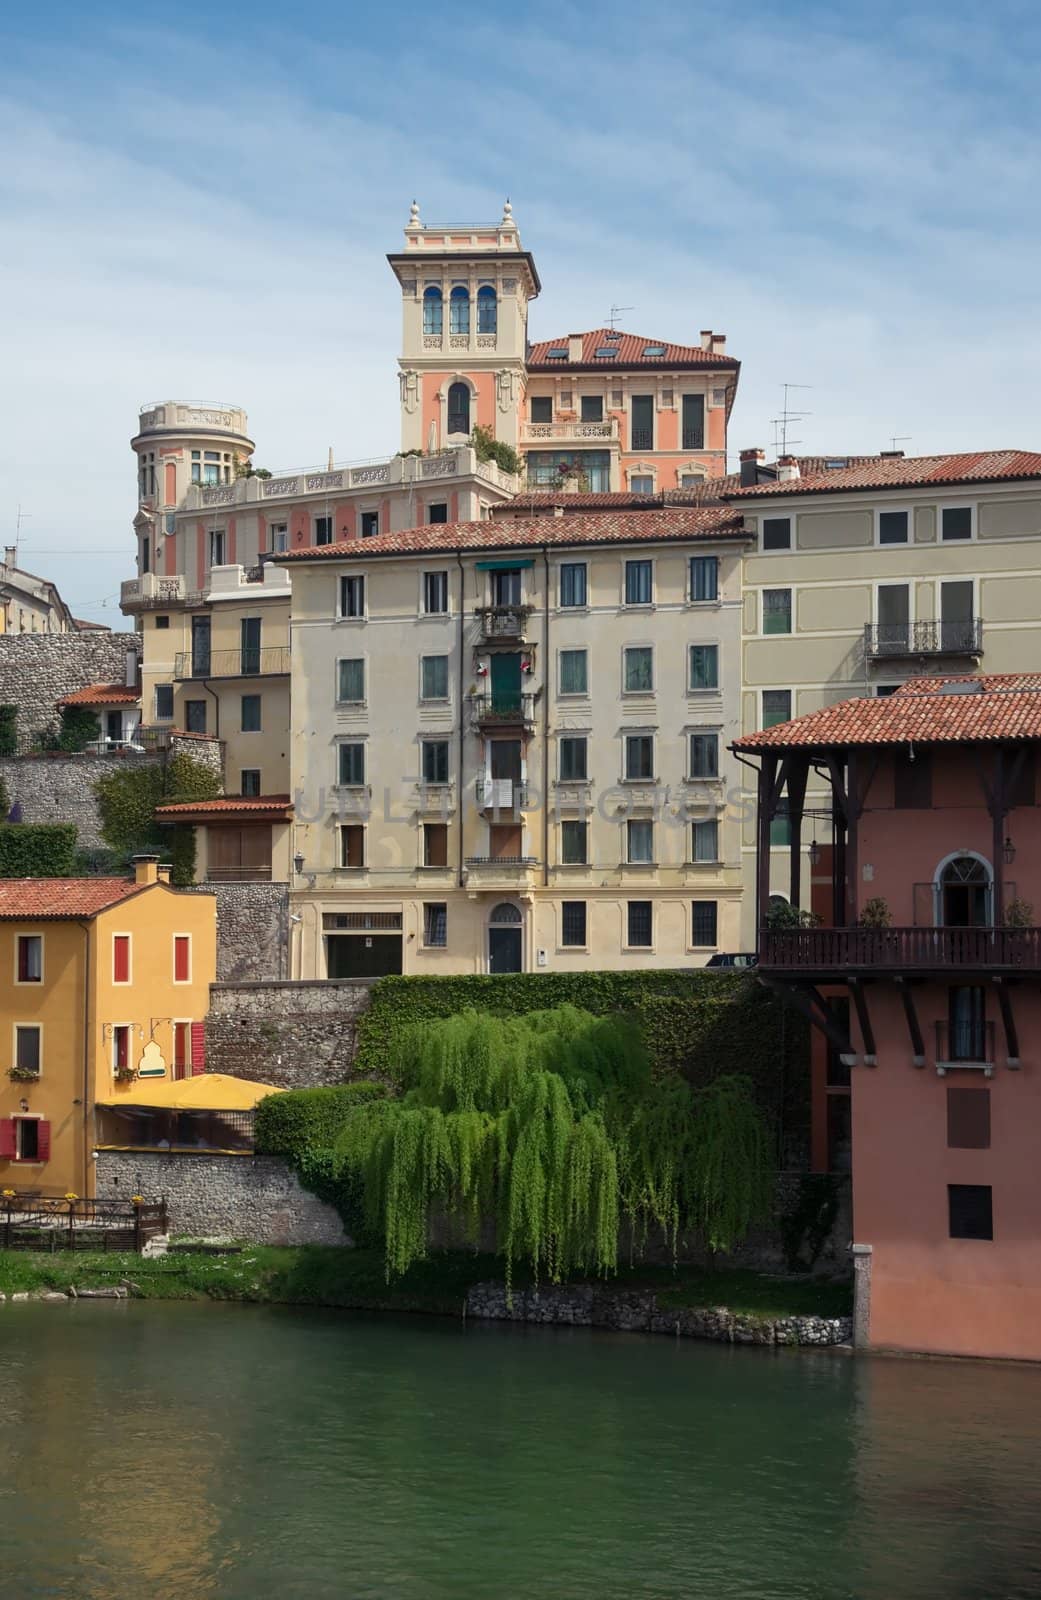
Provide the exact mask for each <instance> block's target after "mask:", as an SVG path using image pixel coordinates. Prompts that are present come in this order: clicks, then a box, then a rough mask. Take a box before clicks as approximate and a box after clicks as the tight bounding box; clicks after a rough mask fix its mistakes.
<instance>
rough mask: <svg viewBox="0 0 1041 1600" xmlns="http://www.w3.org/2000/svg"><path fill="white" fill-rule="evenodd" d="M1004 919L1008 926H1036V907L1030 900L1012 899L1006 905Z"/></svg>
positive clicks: (1005, 924)
mask: <svg viewBox="0 0 1041 1600" xmlns="http://www.w3.org/2000/svg"><path fill="white" fill-rule="evenodd" d="M1003 920H1004V926H1005V927H1006V928H1032V927H1033V926H1034V908H1033V906H1032V905H1031V903H1030V901H1029V900H1020V899H1016V900H1010V901H1009V903H1008V905H1007V906H1006V907H1005V916H1004V919H1003Z"/></svg>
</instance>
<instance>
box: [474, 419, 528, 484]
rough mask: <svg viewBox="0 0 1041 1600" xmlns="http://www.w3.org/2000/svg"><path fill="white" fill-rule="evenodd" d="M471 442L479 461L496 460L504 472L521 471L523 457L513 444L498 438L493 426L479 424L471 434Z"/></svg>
mask: <svg viewBox="0 0 1041 1600" xmlns="http://www.w3.org/2000/svg"><path fill="white" fill-rule="evenodd" d="M470 444H471V445H472V447H473V450H474V454H475V455H476V457H477V459H478V461H494V462H495V464H496V466H498V467H501V468H502V470H503V472H514V473H516V472H519V471H520V469H521V459H520V456H519V455H518V454H517V452H516V450H515V449H514V448H513V446H512V445H510V444H507V443H506V441H505V440H504V439H496V437H495V435H494V434H493V433H492V430H491V428H485V427H482V426H480V425H478V426H477V427H476V428H475V429H474V431H473V433H471V435H470Z"/></svg>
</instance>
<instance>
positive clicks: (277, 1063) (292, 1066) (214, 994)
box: [206, 979, 369, 1089]
mask: <svg viewBox="0 0 1041 1600" xmlns="http://www.w3.org/2000/svg"><path fill="white" fill-rule="evenodd" d="M368 1003H369V985H368V984H367V983H341V982H338V981H336V980H332V979H318V980H315V981H314V982H295V983H288V982H287V983H235V984H231V983H216V984H213V985H212V986H211V988H210V1010H209V1015H208V1016H207V1018H206V1066H207V1070H208V1071H210V1072H229V1073H231V1074H233V1075H234V1076H235V1077H238V1078H250V1079H252V1080H253V1081H254V1082H255V1083H273V1084H276V1085H277V1087H278V1088H280V1089H308V1088H312V1087H314V1086H316V1085H318V1084H327V1083H342V1082H343V1081H344V1080H345V1079H346V1078H348V1077H350V1073H351V1066H352V1063H353V1061H354V1047H355V1035H356V1031H357V1024H358V1017H359V1016H360V1015H361V1013H362V1012H363V1011H364V1010H365V1008H366V1007H367V1005H368Z"/></svg>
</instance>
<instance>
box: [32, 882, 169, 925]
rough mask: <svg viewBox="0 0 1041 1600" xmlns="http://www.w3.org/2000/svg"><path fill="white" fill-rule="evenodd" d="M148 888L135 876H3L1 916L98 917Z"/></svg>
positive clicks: (33, 918)
mask: <svg viewBox="0 0 1041 1600" xmlns="http://www.w3.org/2000/svg"><path fill="white" fill-rule="evenodd" d="M145 887H147V885H144V884H138V883H135V882H134V880H133V878H0V919H2V918H7V919H12V918H17V919H18V920H23V919H24V920H29V919H31V920H34V921H39V920H41V919H46V920H47V921H57V920H59V919H62V918H66V919H77V920H78V919H79V918H81V917H86V918H90V917H96V916H97V915H98V912H99V911H105V910H106V909H107V908H108V907H109V906H114V905H118V904H119V902H120V901H121V900H128V899H129V898H130V896H131V895H133V894H137V893H138V892H139V890H140V889H142V888H145Z"/></svg>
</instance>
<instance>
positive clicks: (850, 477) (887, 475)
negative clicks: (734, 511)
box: [729, 450, 1041, 500]
mask: <svg viewBox="0 0 1041 1600" xmlns="http://www.w3.org/2000/svg"><path fill="white" fill-rule="evenodd" d="M1027 478H1041V455H1039V454H1037V453H1036V452H1034V451H1031V450H974V451H970V452H968V454H965V455H953V456H900V457H899V458H897V457H893V458H891V459H886V458H883V457H873V458H870V459H869V460H868V461H866V462H863V463H860V464H858V465H855V466H850V467H844V468H839V469H838V470H836V471H833V472H821V473H818V474H817V475H816V476H813V475H810V476H803V475H802V473H801V470H800V476H799V477H798V478H789V479H787V480H786V481H785V482H784V483H760V484H758V485H757V486H756V487H755V488H750V489H736V490H734V491H733V492H732V494H731V495H730V497H729V498H730V499H733V500H745V499H750V498H752V497H753V496H758V497H759V498H760V499H763V498H765V497H767V496H769V495H780V494H842V493H852V492H854V491H855V490H863V489H925V488H929V487H931V486H932V485H934V484H935V485H937V486H940V485H944V484H960V483H1009V482H1016V481H1017V480H1021V479H1027Z"/></svg>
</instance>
